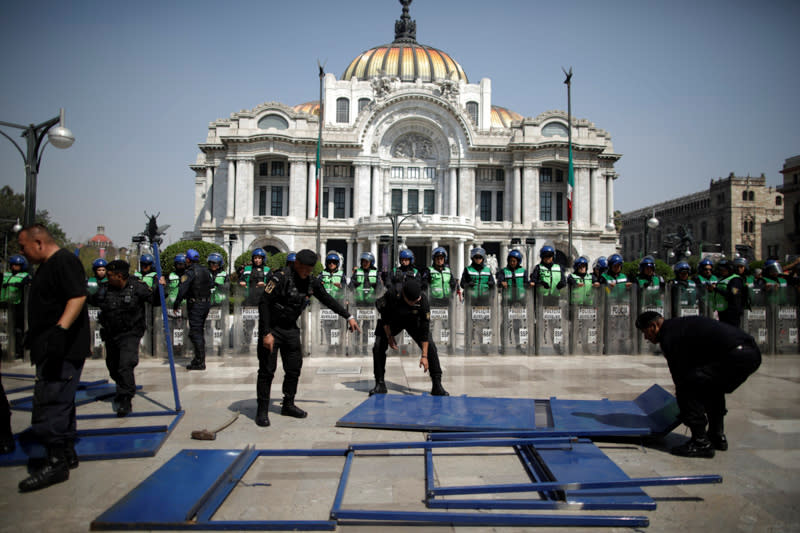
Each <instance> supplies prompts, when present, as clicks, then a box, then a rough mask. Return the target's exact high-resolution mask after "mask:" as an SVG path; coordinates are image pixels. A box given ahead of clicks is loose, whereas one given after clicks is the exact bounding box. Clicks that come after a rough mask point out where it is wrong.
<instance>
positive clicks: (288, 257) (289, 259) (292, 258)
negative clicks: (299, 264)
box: [286, 252, 297, 263]
mask: <svg viewBox="0 0 800 533" xmlns="http://www.w3.org/2000/svg"><path fill="white" fill-rule="evenodd" d="M295 261H297V254H296V253H294V252H289V253H288V254H286V262H287V263H294V262H295Z"/></svg>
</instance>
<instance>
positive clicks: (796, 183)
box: [778, 155, 800, 258]
mask: <svg viewBox="0 0 800 533" xmlns="http://www.w3.org/2000/svg"><path fill="white" fill-rule="evenodd" d="M781 174H783V185H781V186H780V187H778V190H779V191H780V192H781V193H783V233H784V240H783V250H781V254H780V256H779V257H782V258H783V257H784V256H785V255H797V254H800V155H796V156H794V157H790V158H789V159H787V160H786V161H784V163H783V170H781Z"/></svg>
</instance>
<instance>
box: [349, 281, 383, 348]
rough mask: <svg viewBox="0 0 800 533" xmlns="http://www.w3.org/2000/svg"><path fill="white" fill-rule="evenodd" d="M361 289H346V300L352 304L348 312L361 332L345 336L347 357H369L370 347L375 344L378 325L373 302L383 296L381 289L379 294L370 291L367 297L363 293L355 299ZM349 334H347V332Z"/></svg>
mask: <svg viewBox="0 0 800 533" xmlns="http://www.w3.org/2000/svg"><path fill="white" fill-rule="evenodd" d="M357 290H363V289H356V290H353V289H352V288H350V287H348V292H347V294H348V298H347V299H348V300H349V301H351V302H354V303H353V305H351V306H350V312H351V313H352V314H353V317H354V318H355V319H356V321H357V322H358V327H360V328H361V331H360V332H358V331H354V332H352V333H351V334H349V335H348V336H347V338H348V343H349V344H348V347H347V355H370V354H371V353H372V346H373V345H374V344H375V327H376V326H377V324H378V318H380V315H379V314H378V309H377V308H376V307H375V300H376V299H377V298H380V297H381V296H382V295H383V292H384V291H383V289H382V288H381V289H380V292H377V291H372V292H369V294H368V295H367V296H364V294H365V293H364V292H362V293H361V295H360V296H359V297H357V294H356V291H357ZM345 328H346V326H345ZM348 333H349V332H348Z"/></svg>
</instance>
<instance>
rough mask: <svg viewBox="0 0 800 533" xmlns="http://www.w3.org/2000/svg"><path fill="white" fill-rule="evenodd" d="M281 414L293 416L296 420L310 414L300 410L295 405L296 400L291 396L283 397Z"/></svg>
mask: <svg viewBox="0 0 800 533" xmlns="http://www.w3.org/2000/svg"><path fill="white" fill-rule="evenodd" d="M281 414H282V415H283V416H291V417H294V418H305V417H307V416H308V413H306V412H305V411H303V410H302V409H300V408H299V407H297V406H296V405H295V404H294V398H292V397H291V396H284V397H283V405H282V406H281Z"/></svg>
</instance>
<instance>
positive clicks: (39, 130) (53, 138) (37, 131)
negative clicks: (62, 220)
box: [0, 108, 75, 227]
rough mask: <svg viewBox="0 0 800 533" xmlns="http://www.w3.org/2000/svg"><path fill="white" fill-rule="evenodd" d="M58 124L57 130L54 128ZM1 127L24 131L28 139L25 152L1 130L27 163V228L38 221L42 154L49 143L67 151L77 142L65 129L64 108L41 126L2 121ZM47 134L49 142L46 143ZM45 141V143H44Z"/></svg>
mask: <svg viewBox="0 0 800 533" xmlns="http://www.w3.org/2000/svg"><path fill="white" fill-rule="evenodd" d="M56 124H58V127H57V128H54V127H53V126H55V125H56ZM0 126H6V127H9V128H16V129H20V130H22V131H23V133H22V136H23V137H25V138H26V144H27V151H26V152H23V151H22V148H20V146H19V144H17V142H16V141H15V140H14V139H12V138H11V137H9V136H8V135H7V134H6V133H5V132H3V131H2V130H0V134H2V135H3V137H5V138H6V139H8V140H9V141H11V142H12V143H13V144H14V146H16V147H17V150H19V153H20V155H21V156H22V160H23V161H24V162H25V216H24V217H23V224H24V225H25V226H26V227H27V226H30V225H31V224H33V223H34V222H35V220H36V179H37V177H38V175H39V165H41V164H42V154H43V153H44V149H45V147H46V146H47V142H48V141H49V142H50V144H52V145H53V146H55V147H56V148H61V149H66V148H69V147H70V146H72V143H74V142H75V137H74V136H73V135H72V132H71V131H69V130H68V129H67V128H66V127H64V109H63V108H62V109H61V111H60V112H59V114H58V116H57V117H53V118H51V119H50V120H47V121H45V122H42V123H41V124H37V125H34V124H30V125H28V126H23V125H22V124H14V123H13V122H3V121H0ZM45 134H47V141H45V138H44V136H45ZM42 141H44V142H42Z"/></svg>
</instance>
